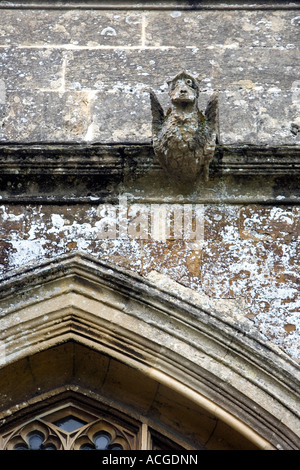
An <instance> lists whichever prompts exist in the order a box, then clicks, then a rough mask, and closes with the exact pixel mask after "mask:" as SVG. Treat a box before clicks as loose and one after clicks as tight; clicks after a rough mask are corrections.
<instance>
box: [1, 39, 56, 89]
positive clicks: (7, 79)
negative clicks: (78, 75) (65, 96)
mask: <svg viewBox="0 0 300 470" xmlns="http://www.w3.org/2000/svg"><path fill="white" fill-rule="evenodd" d="M62 61H63V59H62V52H61V51H58V50H56V49H51V50H49V49H18V48H13V47H6V48H3V49H1V48H0V78H1V80H2V81H3V82H4V84H5V88H6V91H7V92H9V91H12V90H13V91H15V92H19V93H22V92H24V91H25V90H28V91H33V90H40V89H53V90H56V89H58V88H59V87H60V86H61V80H62Z"/></svg>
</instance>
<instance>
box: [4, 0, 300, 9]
mask: <svg viewBox="0 0 300 470" xmlns="http://www.w3.org/2000/svg"><path fill="white" fill-rule="evenodd" d="M298 8H299V3H298V2H288V3H286V2H283V1H277V2H266V1H265V2H261V3H258V2H253V1H247V0H245V1H242V2H239V1H209V0H208V1H202V2H199V3H198V4H197V3H195V2H189V1H182V2H180V1H178V2H176V1H165V2H149V1H143V0H142V1H139V2H133V1H126V0H124V1H120V2H113V1H110V2H99V0H90V1H89V2H83V1H82V0H72V1H65V2H61V1H55V0H54V1H52V2H51V3H50V2H46V1H42V2H39V3H38V2H34V1H31V0H23V1H22V0H20V1H18V2H7V3H3V4H1V5H0V9H45V10H47V9H59V10H71V9H72V10H73V9H81V10H88V9H97V10H239V9H242V10H275V9H276V10H288V9H290V10H295V9H298Z"/></svg>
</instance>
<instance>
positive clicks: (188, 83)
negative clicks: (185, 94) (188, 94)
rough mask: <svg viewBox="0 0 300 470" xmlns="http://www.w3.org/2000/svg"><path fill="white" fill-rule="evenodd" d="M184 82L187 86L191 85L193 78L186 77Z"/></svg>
mask: <svg viewBox="0 0 300 470" xmlns="http://www.w3.org/2000/svg"><path fill="white" fill-rule="evenodd" d="M185 83H186V84H187V85H188V86H191V87H192V86H193V80H191V79H190V78H187V79H186V81H185Z"/></svg>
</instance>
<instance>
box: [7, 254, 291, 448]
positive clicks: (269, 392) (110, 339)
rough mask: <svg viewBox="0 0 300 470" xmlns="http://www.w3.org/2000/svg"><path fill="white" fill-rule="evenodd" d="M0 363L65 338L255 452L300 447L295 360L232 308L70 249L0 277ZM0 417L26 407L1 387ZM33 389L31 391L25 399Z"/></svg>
mask: <svg viewBox="0 0 300 470" xmlns="http://www.w3.org/2000/svg"><path fill="white" fill-rule="evenodd" d="M0 312H1V317H0V324H1V338H0V339H1V350H0V353H1V357H0V361H1V366H0V383H3V384H5V371H6V369H7V368H10V367H13V366H14V365H17V364H18V362H20V361H22V360H24V359H25V358H30V357H32V356H34V355H37V354H40V353H41V352H44V351H47V350H50V349H51V348H53V347H57V346H59V345H62V344H64V343H68V342H75V343H77V344H80V345H82V346H85V347H88V348H91V349H92V350H94V351H96V352H97V353H99V354H104V355H106V356H108V357H111V358H112V359H113V360H117V361H118V362H119V363H121V364H124V365H125V366H126V367H130V368H131V369H133V370H136V371H137V372H138V373H139V374H141V376H143V377H145V378H147V379H151V380H154V381H155V382H157V383H159V384H162V385H163V386H166V387H168V388H169V389H170V390H173V391H174V392H176V393H178V394H179V395H180V396H182V397H185V399H188V400H190V401H191V402H193V403H194V404H195V406H197V407H199V409H203V410H205V411H206V412H209V413H211V414H212V415H213V416H215V417H216V418H217V419H219V420H220V421H222V422H223V423H225V424H226V425H228V426H229V427H230V428H232V429H233V430H235V432H238V433H239V434H240V435H243V436H244V437H246V439H248V441H250V442H252V443H253V444H254V445H255V446H257V447H258V448H260V449H297V448H299V447H300V432H299V429H300V426H299V424H300V416H299V389H300V387H299V383H300V380H299V378H300V375H299V366H298V365H297V364H296V363H295V362H293V361H292V360H291V359H290V358H289V357H288V356H286V355H285V354H284V353H283V352H282V351H281V350H279V349H277V348H276V347H275V346H274V345H272V344H270V343H269V342H268V341H266V340H265V339H264V338H263V337H262V336H261V335H260V333H259V332H258V331H257V330H255V329H254V328H253V325H252V323H251V321H250V320H249V321H248V320H247V319H245V318H243V317H242V315H240V314H239V312H238V309H237V308H236V306H235V305H234V304H230V303H229V302H223V301H222V302H221V303H220V305H214V306H212V305H210V304H209V302H208V299H206V298H203V297H202V296H200V295H199V294H197V293H195V292H193V291H191V290H189V289H187V288H185V287H183V286H181V285H179V284H177V283H176V282H174V281H171V280H169V279H168V278H165V277H164V276H162V275H160V274H158V273H151V274H150V276H148V278H142V277H141V276H138V275H136V274H133V273H131V272H128V271H125V270H124V269H120V268H118V267H117V266H114V265H110V264H107V263H103V262H101V261H99V260H97V259H95V258H93V257H90V256H87V255H85V254H82V253H76V254H72V255H67V256H63V257H57V258H55V259H53V260H49V261H46V262H44V263H41V264H36V265H29V266H27V267H25V268H24V269H23V270H18V271H14V272H13V271H12V272H11V273H9V274H7V275H6V277H5V278H4V279H3V280H2V282H1V283H0ZM1 390H2V392H1V396H0V418H1V420H4V421H5V419H6V417H7V416H9V415H11V413H12V410H13V409H14V410H17V409H22V407H24V406H26V404H24V403H25V401H24V400H25V398H24V397H21V396H20V397H19V398H18V399H17V398H15V400H14V402H12V398H11V397H10V396H8V395H7V394H6V393H5V390H6V391H7V389H6V384H5V386H4V387H2V386H1ZM34 396H36V389H34V390H32V397H34ZM26 399H27V401H30V397H26Z"/></svg>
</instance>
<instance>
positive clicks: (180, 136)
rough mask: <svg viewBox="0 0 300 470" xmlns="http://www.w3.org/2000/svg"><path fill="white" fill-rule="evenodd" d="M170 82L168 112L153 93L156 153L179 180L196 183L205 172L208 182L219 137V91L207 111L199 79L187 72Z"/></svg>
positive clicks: (152, 108)
mask: <svg viewBox="0 0 300 470" xmlns="http://www.w3.org/2000/svg"><path fill="white" fill-rule="evenodd" d="M168 85H169V95H170V100H171V107H170V109H169V110H168V112H167V113H166V114H165V112H164V110H163V108H162V106H161V104H160V103H159V101H158V99H157V97H156V95H155V93H154V92H153V91H151V92H150V100H151V110H152V134H153V148H154V152H155V154H156V156H157V157H158V159H159V161H160V164H161V165H162V167H163V168H164V169H165V170H166V171H167V173H168V174H169V175H170V176H171V177H172V178H174V179H175V180H177V181H180V182H182V183H193V182H195V181H196V180H197V179H198V178H199V176H200V175H201V174H203V175H204V179H205V180H206V181H207V180H208V175H209V164H210V161H211V160H212V158H213V155H214V151H215V145H216V138H217V129H218V94H217V93H214V94H213V95H212V97H211V98H210V100H209V102H208V104H207V106H206V110H205V113H204V114H203V113H202V112H201V111H200V110H199V107H198V96H199V82H198V81H197V79H196V78H194V77H193V76H191V75H189V74H188V73H186V72H184V71H183V72H181V73H179V74H178V75H176V77H174V78H173V79H171V80H169V81H168Z"/></svg>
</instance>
